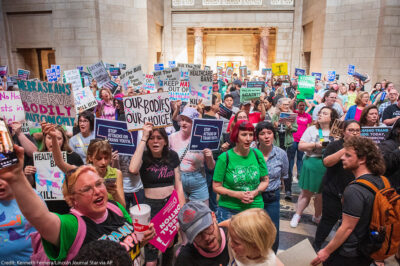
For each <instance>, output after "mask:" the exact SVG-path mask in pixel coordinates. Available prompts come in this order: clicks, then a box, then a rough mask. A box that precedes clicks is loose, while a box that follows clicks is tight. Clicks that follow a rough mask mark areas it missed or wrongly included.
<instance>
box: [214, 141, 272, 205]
mask: <svg viewBox="0 0 400 266" xmlns="http://www.w3.org/2000/svg"><path fill="white" fill-rule="evenodd" d="M254 151H255V152H256V153H257V156H258V162H257V158H256V155H255V154H254V152H253V151H251V150H250V152H249V154H248V155H247V156H240V155H237V154H236V153H235V152H234V151H233V149H230V150H229V151H228V155H229V164H228V167H227V166H226V154H225V153H222V154H221V155H220V156H219V157H218V161H217V165H216V166H215V170H214V176H213V180H214V181H216V182H221V183H222V186H223V187H224V188H227V189H230V190H233V191H251V190H255V189H257V187H258V185H260V178H261V177H263V176H266V175H268V169H267V165H266V163H265V160H264V156H263V154H262V153H261V151H259V150H257V149H254ZM218 204H219V206H221V207H225V208H229V209H233V210H240V211H242V210H246V209H250V208H264V201H263V199H262V196H261V195H258V196H257V197H255V198H254V201H253V202H252V203H251V204H245V203H242V202H241V201H240V200H239V199H236V198H232V197H229V196H227V195H221V196H220V198H219V201H218Z"/></svg>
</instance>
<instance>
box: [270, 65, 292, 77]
mask: <svg viewBox="0 0 400 266" xmlns="http://www.w3.org/2000/svg"><path fill="white" fill-rule="evenodd" d="M272 73H274V75H275V76H284V75H287V74H288V70H287V63H286V62H285V63H273V64H272Z"/></svg>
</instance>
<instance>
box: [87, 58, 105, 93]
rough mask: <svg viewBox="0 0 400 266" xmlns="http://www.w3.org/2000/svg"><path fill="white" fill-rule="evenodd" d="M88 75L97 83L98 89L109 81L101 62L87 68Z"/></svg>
mask: <svg viewBox="0 0 400 266" xmlns="http://www.w3.org/2000/svg"><path fill="white" fill-rule="evenodd" d="M87 69H88V71H89V73H90V75H92V77H93V78H94V79H95V80H96V81H97V86H98V87H99V88H101V87H103V85H104V84H106V83H107V82H108V81H109V80H110V76H109V75H108V72H107V70H106V68H105V67H104V64H103V61H100V62H98V63H96V64H93V65H91V66H88V67H87Z"/></svg>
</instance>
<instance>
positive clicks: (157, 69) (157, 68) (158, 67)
mask: <svg viewBox="0 0 400 266" xmlns="http://www.w3.org/2000/svg"><path fill="white" fill-rule="evenodd" d="M163 69H164V64H154V70H155V71H160V70H163Z"/></svg>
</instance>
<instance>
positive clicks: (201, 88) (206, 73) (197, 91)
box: [189, 69, 212, 106]
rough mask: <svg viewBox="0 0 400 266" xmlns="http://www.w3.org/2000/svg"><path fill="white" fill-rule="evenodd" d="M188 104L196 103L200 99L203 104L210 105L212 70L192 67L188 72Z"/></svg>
mask: <svg viewBox="0 0 400 266" xmlns="http://www.w3.org/2000/svg"><path fill="white" fill-rule="evenodd" d="M189 82H190V104H194V105H197V104H198V102H199V101H200V100H202V103H203V104H204V105H205V106H211V99H212V71H210V70H198V69H192V70H190V72H189Z"/></svg>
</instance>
